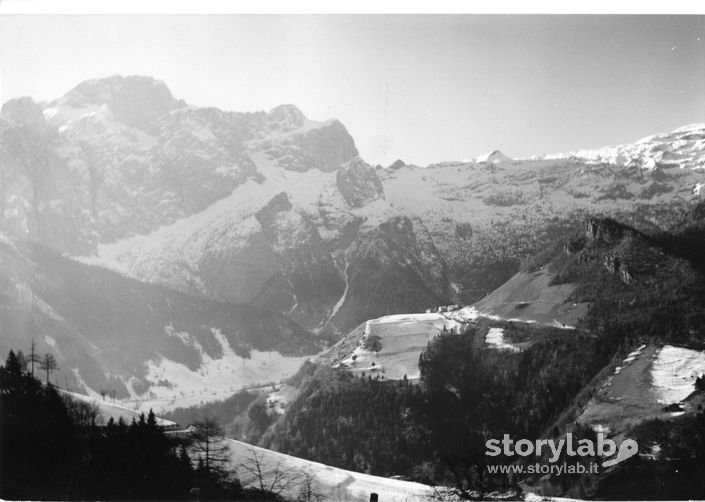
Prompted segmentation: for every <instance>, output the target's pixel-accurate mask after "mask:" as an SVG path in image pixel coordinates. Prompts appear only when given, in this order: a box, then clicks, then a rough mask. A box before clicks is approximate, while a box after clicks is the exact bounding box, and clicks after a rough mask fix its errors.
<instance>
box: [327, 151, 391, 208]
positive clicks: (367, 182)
mask: <svg viewBox="0 0 705 502" xmlns="http://www.w3.org/2000/svg"><path fill="white" fill-rule="evenodd" d="M336 186H337V187H338V190H339V191H340V193H341V194H342V195H343V198H344V199H345V202H347V203H348V205H349V206H350V207H362V206H365V205H367V204H369V203H370V202H373V201H375V200H377V199H383V198H384V188H382V182H381V181H380V180H379V178H378V177H377V173H375V170H374V169H373V168H372V167H370V166H369V165H368V164H367V163H366V162H365V161H364V160H362V159H361V158H360V157H356V158H355V159H353V160H351V161H350V162H348V163H347V164H344V165H343V166H341V167H340V169H338V172H337V173H336Z"/></svg>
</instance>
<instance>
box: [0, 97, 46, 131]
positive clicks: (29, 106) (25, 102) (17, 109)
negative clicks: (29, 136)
mask: <svg viewBox="0 0 705 502" xmlns="http://www.w3.org/2000/svg"><path fill="white" fill-rule="evenodd" d="M0 113H1V114H2V115H3V116H4V117H6V118H8V119H9V120H11V121H13V122H16V123H18V124H22V125H27V126H30V127H40V126H42V125H44V124H45V122H44V115H43V114H42V109H41V107H40V106H39V105H38V104H37V103H35V102H34V100H33V99H32V98H30V97H22V98H16V99H11V100H10V101H8V102H7V103H5V104H4V105H2V112H0Z"/></svg>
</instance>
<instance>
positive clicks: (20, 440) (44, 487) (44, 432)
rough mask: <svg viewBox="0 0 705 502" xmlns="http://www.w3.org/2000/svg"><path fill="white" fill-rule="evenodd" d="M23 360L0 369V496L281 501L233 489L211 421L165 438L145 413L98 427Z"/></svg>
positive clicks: (90, 412) (87, 408)
mask: <svg viewBox="0 0 705 502" xmlns="http://www.w3.org/2000/svg"><path fill="white" fill-rule="evenodd" d="M27 362H28V359H27V358H24V357H18V355H17V354H15V352H14V351H10V353H9V355H8V357H7V359H6V361H5V364H4V365H3V366H0V498H2V499H9V500H18V499H19V500H195V499H200V500H224V499H228V500H263V499H266V500H283V499H282V497H280V496H278V495H277V494H275V493H270V492H266V491H262V490H260V489H259V488H257V487H254V488H243V487H242V486H241V484H240V482H239V480H238V479H237V478H236V477H235V476H234V475H233V471H232V469H230V468H229V465H230V463H229V462H230V454H229V452H228V449H227V445H226V444H225V443H224V442H223V439H224V435H223V431H222V428H220V426H219V424H218V423H217V422H216V421H215V420H212V419H209V418H205V419H201V420H198V421H196V422H195V423H194V424H193V426H192V427H191V428H190V429H189V430H188V432H187V433H185V434H175V433H167V432H165V431H164V430H163V428H162V427H160V426H159V425H158V423H157V420H156V417H155V415H154V413H153V412H151V411H150V412H149V414H147V415H145V414H141V415H140V416H139V418H136V419H133V420H132V421H131V423H129V424H128V423H125V421H124V420H123V419H122V418H120V419H119V420H118V421H115V420H114V419H112V418H111V419H110V420H108V422H107V424H105V425H104V426H101V425H100V420H99V411H98V408H97V407H96V405H94V404H92V403H87V402H83V401H78V400H74V399H72V398H71V397H69V396H67V395H63V394H62V393H61V392H60V391H59V390H58V389H57V388H56V387H55V386H54V385H52V384H51V383H46V384H44V383H42V382H41V381H40V380H38V379H37V378H36V377H35V376H33V374H32V369H31V363H29V364H26V363H27ZM246 460H247V459H245V461H246ZM245 461H243V463H245Z"/></svg>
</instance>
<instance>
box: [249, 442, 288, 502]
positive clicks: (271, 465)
mask: <svg viewBox="0 0 705 502" xmlns="http://www.w3.org/2000/svg"><path fill="white" fill-rule="evenodd" d="M247 452H248V456H247V458H246V459H245V460H243V462H242V463H241V464H240V467H241V468H242V470H243V471H244V472H245V473H246V474H247V475H248V476H246V477H251V478H254V483H255V485H256V489H257V490H259V491H260V492H261V493H262V494H265V493H271V494H274V495H281V494H282V493H284V492H285V491H287V490H288V489H289V488H291V487H293V486H295V485H297V484H298V482H299V479H300V478H301V475H300V473H299V472H297V471H295V470H294V469H291V468H286V467H285V466H284V463H283V461H282V460H281V459H279V460H277V461H276V462H274V461H273V460H272V461H268V460H267V458H266V454H265V453H263V452H261V451H258V450H256V449H255V448H248V449H247Z"/></svg>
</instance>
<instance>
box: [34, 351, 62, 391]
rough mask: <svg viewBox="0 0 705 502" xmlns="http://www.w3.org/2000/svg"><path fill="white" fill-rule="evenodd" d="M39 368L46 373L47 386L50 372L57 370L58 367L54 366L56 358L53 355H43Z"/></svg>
mask: <svg viewBox="0 0 705 502" xmlns="http://www.w3.org/2000/svg"><path fill="white" fill-rule="evenodd" d="M39 368H40V369H43V370H45V371H46V372H47V385H48V384H49V375H50V374H51V372H52V371H54V370H58V369H59V365H58V364H56V358H55V357H54V355H53V354H44V357H42V360H41V362H40V363H39Z"/></svg>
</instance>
